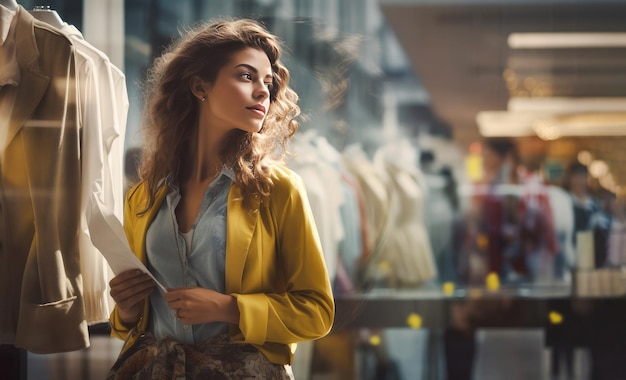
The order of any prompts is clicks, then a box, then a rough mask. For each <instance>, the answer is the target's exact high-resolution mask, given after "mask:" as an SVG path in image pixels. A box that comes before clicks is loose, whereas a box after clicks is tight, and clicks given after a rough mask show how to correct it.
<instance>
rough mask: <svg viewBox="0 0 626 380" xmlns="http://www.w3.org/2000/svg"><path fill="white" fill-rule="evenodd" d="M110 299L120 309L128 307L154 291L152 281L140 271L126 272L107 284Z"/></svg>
mask: <svg viewBox="0 0 626 380" xmlns="http://www.w3.org/2000/svg"><path fill="white" fill-rule="evenodd" d="M109 285H110V287H111V292H110V294H111V297H112V298H113V299H114V300H115V302H116V303H117V304H118V305H119V306H121V307H130V306H132V305H134V304H135V303H138V302H140V301H141V300H143V299H144V298H145V297H147V296H149V295H150V293H152V291H153V289H154V285H155V284H154V280H153V279H152V278H151V277H150V276H149V275H148V274H146V273H143V272H141V271H126V272H122V273H120V274H119V275H117V276H115V277H114V278H113V279H111V281H110V282H109Z"/></svg>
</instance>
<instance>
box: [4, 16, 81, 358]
mask: <svg viewBox="0 0 626 380" xmlns="http://www.w3.org/2000/svg"><path fill="white" fill-rule="evenodd" d="M15 17H16V24H15V42H16V46H18V47H19V48H18V49H17V51H16V59H17V62H18V64H19V66H20V71H21V78H20V82H19V84H18V85H17V86H16V87H15V88H14V101H13V102H12V107H11V112H10V113H3V114H2V115H0V117H1V118H2V123H1V125H3V126H5V125H8V128H7V129H6V130H5V132H6V138H5V144H4V146H3V147H2V154H1V157H0V206H1V207H0V213H1V215H0V218H1V219H2V223H1V227H2V230H1V231H0V240H1V242H2V246H1V248H0V249H2V251H3V253H4V254H2V255H0V260H1V262H0V268H1V269H0V271H2V273H1V274H0V281H1V283H0V284H1V286H0V292H1V294H0V340H1V341H0V343H7V344H14V345H15V346H18V347H22V348H25V349H26V350H28V351H31V352H35V353H41V354H47V353H55V352H63V351H72V350H78V349H82V348H85V347H87V346H88V345H89V339H88V333H87V323H86V321H85V318H84V306H83V297H82V280H81V274H80V257H79V250H78V232H79V226H80V204H79V203H80V202H79V201H78V200H79V199H80V135H79V128H78V123H77V121H76V118H77V111H76V107H77V104H76V91H75V65H74V48H73V46H72V44H71V43H70V41H69V40H68V39H67V38H66V37H65V36H63V35H62V34H61V33H59V32H58V31H56V30H54V29H53V28H51V27H49V26H47V25H46V24H45V23H42V22H39V21H37V20H35V19H34V18H33V17H32V16H31V15H30V14H28V12H26V11H25V10H24V8H22V7H20V8H19V10H18V12H17V14H16V16H15ZM4 87H5V86H3V91H2V93H1V95H0V104H4V102H5V99H4V96H5V92H4Z"/></svg>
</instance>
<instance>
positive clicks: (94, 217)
mask: <svg viewBox="0 0 626 380" xmlns="http://www.w3.org/2000/svg"><path fill="white" fill-rule="evenodd" d="M101 194H102V192H101V186H100V185H99V184H98V183H95V184H94V191H93V192H92V193H91V195H90V198H89V204H88V205H87V210H86V218H87V225H88V226H89V235H90V237H91V242H92V243H93V245H94V246H95V247H96V248H98V250H100V252H101V253H102V255H103V256H104V258H105V259H106V261H107V262H108V263H109V266H110V267H111V269H112V270H113V273H115V274H116V275H117V274H120V273H122V272H124V271H127V270H130V269H139V270H141V271H142V272H144V273H147V274H149V275H150V277H152V279H153V280H154V282H155V283H156V284H157V286H158V287H159V290H161V292H162V293H167V290H166V289H165V287H164V286H163V285H161V283H159V282H158V281H157V279H156V278H154V276H153V275H152V273H150V271H149V270H148V268H146V266H145V265H144V264H143V263H142V262H141V261H139V259H138V258H137V257H136V256H135V254H134V253H133V251H132V250H131V249H130V246H129V245H128V240H126V234H125V233H124V227H123V226H122V223H121V222H120V220H119V219H118V218H117V217H116V216H115V214H113V210H110V209H109V208H108V207H107V206H106V205H105V204H104V202H103V201H102V199H101V197H100V195H101Z"/></svg>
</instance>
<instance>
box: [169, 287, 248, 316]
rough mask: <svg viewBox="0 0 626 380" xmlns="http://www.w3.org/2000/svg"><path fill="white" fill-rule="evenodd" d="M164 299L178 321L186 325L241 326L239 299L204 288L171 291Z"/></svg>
mask: <svg viewBox="0 0 626 380" xmlns="http://www.w3.org/2000/svg"><path fill="white" fill-rule="evenodd" d="M163 297H164V298H165V301H166V302H167V304H168V306H169V307H170V308H171V309H172V310H173V312H174V316H175V317H176V319H178V320H179V321H181V322H182V323H184V324H188V325H195V324H200V323H208V322H228V323H234V324H239V309H238V307H237V299H236V298H235V297H233V296H229V295H227V294H222V293H219V292H216V291H214V290H210V289H204V288H177V289H169V291H168V292H167V293H166V294H165V295H164V296H163Z"/></svg>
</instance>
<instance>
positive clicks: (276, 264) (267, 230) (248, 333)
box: [110, 165, 335, 364]
mask: <svg viewBox="0 0 626 380" xmlns="http://www.w3.org/2000/svg"><path fill="white" fill-rule="evenodd" d="M272 181H273V185H272V190H271V194H270V197H269V199H268V200H266V201H263V202H259V201H258V200H256V199H252V200H247V201H245V202H244V201H243V198H242V196H241V188H240V187H239V186H238V185H237V184H235V183H233V184H232V185H231V188H230V191H229V193H228V212H227V221H226V231H227V232H226V293H227V294H230V295H232V296H234V297H235V298H237V305H238V307H239V312H240V314H241V316H240V319H239V325H231V327H230V336H231V339H232V341H233V342H245V343H250V344H252V345H254V346H255V347H256V348H257V349H259V351H261V352H262V353H263V354H264V355H265V356H266V357H267V358H268V359H269V360H270V361H271V362H273V363H277V364H291V362H292V361H293V353H294V351H295V348H296V347H295V346H296V345H295V343H296V342H298V341H305V340H313V339H317V338H321V337H323V336H324V335H326V334H327V333H328V332H329V331H330V328H331V327H332V323H333V319H334V313H335V305H334V300H333V295H332V290H331V285H330V281H329V278H328V273H327V271H326V265H325V263H324V257H323V254H322V249H321V245H320V241H319V236H318V233H317V229H316V226H315V223H314V220H313V215H312V213H311V209H310V206H309V203H308V200H307V197H306V192H305V188H304V185H303V183H302V180H301V178H300V177H299V176H298V175H297V174H295V173H294V172H292V171H291V170H289V169H287V168H285V167H283V166H279V165H276V166H275V167H273V169H272ZM167 190H168V188H167V186H162V187H161V188H160V189H159V191H158V193H157V197H156V202H155V204H154V206H153V207H151V208H150V210H148V212H147V213H145V214H144V215H141V216H137V212H138V211H141V210H142V209H143V205H145V204H146V203H145V202H146V200H147V195H148V193H147V187H146V186H145V184H144V183H140V184H138V185H136V186H135V187H133V188H132V189H130V190H129V192H128V194H127V196H126V204H125V210H124V228H125V230H126V236H127V237H128V242H129V243H130V247H131V249H132V250H133V252H134V253H135V255H136V256H137V257H138V258H139V259H140V260H141V261H143V262H144V263H145V262H146V232H147V230H148V227H149V226H150V223H151V222H152V220H154V217H155V216H156V213H157V212H158V210H159V207H160V206H161V202H163V199H165V195H166V194H167ZM149 310H150V308H149V305H148V300H146V306H145V308H144V313H143V317H142V319H141V320H140V321H139V324H138V330H139V332H142V331H145V330H146V327H147V325H148V318H149V315H148V313H149ZM110 321H111V327H112V335H113V336H117V337H119V338H121V339H126V337H127V335H128V331H129V329H128V328H127V327H125V326H124V325H123V324H122V323H121V321H120V319H119V315H118V313H117V307H116V308H115V309H114V310H113V312H112V314H111V319H110ZM129 340H132V338H130V339H129ZM130 343H132V342H127V344H126V346H129V345H130Z"/></svg>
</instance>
